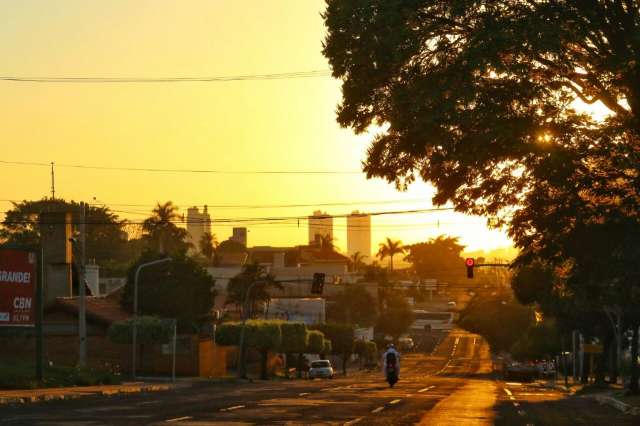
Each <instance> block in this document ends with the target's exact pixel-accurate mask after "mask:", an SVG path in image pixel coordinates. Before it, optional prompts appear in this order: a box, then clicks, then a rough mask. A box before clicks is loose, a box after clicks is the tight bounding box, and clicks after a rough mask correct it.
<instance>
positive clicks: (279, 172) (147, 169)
mask: <svg viewBox="0 0 640 426" xmlns="http://www.w3.org/2000/svg"><path fill="white" fill-rule="evenodd" d="M0 164H8V165H14V166H35V167H51V163H42V162H36V161H6V160H0ZM55 166H56V167H64V168H74V169H90V170H113V171H127V172H151V173H200V174H225V175H248V174H258V175H336V174H339V175H351V174H357V175H360V174H362V172H360V171H355V170H217V169H163V168H150V167H112V166H96V165H82V164H58V163H55Z"/></svg>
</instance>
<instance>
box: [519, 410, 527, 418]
mask: <svg viewBox="0 0 640 426" xmlns="http://www.w3.org/2000/svg"><path fill="white" fill-rule="evenodd" d="M518 414H519V415H521V416H523V417H524V416H526V415H527V413H526V412H525V411H524V410H518Z"/></svg>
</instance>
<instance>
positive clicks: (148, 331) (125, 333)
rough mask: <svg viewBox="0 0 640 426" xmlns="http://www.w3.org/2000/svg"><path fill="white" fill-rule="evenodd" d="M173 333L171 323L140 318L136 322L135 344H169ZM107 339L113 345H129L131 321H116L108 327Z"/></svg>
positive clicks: (150, 317)
mask: <svg viewBox="0 0 640 426" xmlns="http://www.w3.org/2000/svg"><path fill="white" fill-rule="evenodd" d="M172 332H173V327H172V323H171V321H167V320H163V319H161V318H157V317H152V316H141V317H138V319H137V321H136V342H137V343H138V344H143V345H144V344H156V343H167V342H169V340H170V338H171V335H172ZM109 339H110V340H111V341H112V342H114V343H120V344H131V343H132V341H133V319H127V320H124V321H116V322H114V323H113V324H111V327H109Z"/></svg>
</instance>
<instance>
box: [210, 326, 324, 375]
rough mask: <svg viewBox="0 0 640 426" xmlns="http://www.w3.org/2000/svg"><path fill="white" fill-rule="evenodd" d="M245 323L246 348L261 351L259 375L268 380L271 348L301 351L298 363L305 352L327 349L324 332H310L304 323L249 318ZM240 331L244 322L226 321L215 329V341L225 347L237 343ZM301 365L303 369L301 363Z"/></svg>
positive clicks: (293, 351)
mask: <svg viewBox="0 0 640 426" xmlns="http://www.w3.org/2000/svg"><path fill="white" fill-rule="evenodd" d="M245 326H246V329H245V336H244V338H245V344H246V347H247V348H251V349H254V350H256V351H258V352H260V355H261V363H260V377H261V378H262V379H263V380H266V379H268V371H267V357H268V354H269V351H281V352H284V353H287V354H293V353H298V354H299V357H298V362H299V363H301V362H302V354H303V353H321V352H322V351H323V350H324V345H325V339H324V335H323V334H322V333H321V332H317V331H308V330H307V329H306V326H305V325H304V324H303V323H292V322H286V321H279V320H269V321H263V320H250V321H247V322H246V325H245ZM241 333H242V323H239V322H227V323H223V324H221V325H220V326H219V327H217V329H216V342H217V343H218V344H220V345H222V346H238V345H240V336H241ZM298 368H299V369H301V365H299V367H298Z"/></svg>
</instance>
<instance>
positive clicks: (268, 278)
mask: <svg viewBox="0 0 640 426" xmlns="http://www.w3.org/2000/svg"><path fill="white" fill-rule="evenodd" d="M252 286H253V287H252ZM282 288H283V287H282V284H280V283H278V282H276V281H275V277H274V276H273V275H271V274H269V273H267V271H266V270H265V268H264V267H262V266H260V265H259V264H258V263H257V262H256V263H251V264H248V265H245V266H244V267H243V270H242V272H241V273H240V274H238V275H236V276H235V277H233V278H232V279H231V280H229V283H228V284H227V299H226V302H225V303H226V304H233V305H237V306H240V307H241V309H242V310H243V315H248V316H252V315H253V314H254V313H256V312H258V304H260V303H268V302H269V300H271V294H270V290H271V289H282ZM249 289H250V290H251V291H249ZM245 300H247V307H248V308H249V310H250V311H249V312H244V306H243V304H244V301H245Z"/></svg>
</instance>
